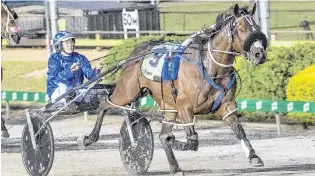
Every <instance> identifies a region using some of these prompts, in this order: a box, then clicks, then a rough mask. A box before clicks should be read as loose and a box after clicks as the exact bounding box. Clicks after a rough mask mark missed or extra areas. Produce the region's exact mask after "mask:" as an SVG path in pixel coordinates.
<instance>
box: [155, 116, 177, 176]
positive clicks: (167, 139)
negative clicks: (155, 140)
mask: <svg viewBox="0 0 315 176" xmlns="http://www.w3.org/2000/svg"><path fill="white" fill-rule="evenodd" d="M168 114H169V115H168V116H167V117H168V120H175V118H176V113H172V114H170V113H168ZM170 118H172V119H170ZM172 128H173V125H171V124H165V123H163V124H162V130H161V133H160V136H159V137H160V140H161V143H162V146H163V149H164V151H165V153H166V156H167V160H168V162H169V163H170V169H171V173H173V174H175V173H178V172H181V169H180V168H179V167H178V163H177V160H176V158H175V155H174V152H173V149H172V144H173V143H174V140H175V136H174V135H173V133H172Z"/></svg>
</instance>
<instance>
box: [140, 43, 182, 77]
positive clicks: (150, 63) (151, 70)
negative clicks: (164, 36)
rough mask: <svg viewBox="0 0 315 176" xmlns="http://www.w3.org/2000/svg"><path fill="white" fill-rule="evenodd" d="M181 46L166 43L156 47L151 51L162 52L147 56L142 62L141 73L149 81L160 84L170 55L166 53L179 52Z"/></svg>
mask: <svg viewBox="0 0 315 176" xmlns="http://www.w3.org/2000/svg"><path fill="white" fill-rule="evenodd" d="M179 46H180V44H174V43H170V42H166V43H164V44H162V45H157V46H154V47H153V48H152V49H151V51H161V52H154V53H152V54H149V55H146V56H145V57H144V59H143V60H142V64H141V73H142V75H143V76H144V77H146V78H147V79H150V80H152V81H157V82H160V81H161V80H162V79H161V76H162V69H163V65H164V62H165V59H166V58H168V55H169V53H168V52H166V53H165V52H164V51H171V50H177V49H178V48H179Z"/></svg>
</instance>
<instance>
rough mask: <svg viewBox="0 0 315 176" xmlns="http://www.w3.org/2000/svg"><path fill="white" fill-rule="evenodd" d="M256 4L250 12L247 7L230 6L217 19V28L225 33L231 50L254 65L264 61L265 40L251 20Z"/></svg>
mask: <svg viewBox="0 0 315 176" xmlns="http://www.w3.org/2000/svg"><path fill="white" fill-rule="evenodd" d="M255 11H256V4H255V5H254V7H253V9H252V10H250V11H249V10H248V8H247V7H241V8H240V7H239V6H238V4H236V5H234V6H232V7H231V8H230V9H229V10H228V11H226V12H224V13H222V14H220V15H219V16H218V17H217V24H216V25H217V27H219V28H221V30H224V31H226V32H227V35H225V36H226V37H228V43H229V44H231V45H232V48H231V50H233V51H235V52H238V53H242V54H243V55H244V56H245V58H248V59H249V60H251V61H252V62H253V63H254V64H255V65H258V64H263V63H264V62H265V61H266V47H267V38H266V36H265V35H264V34H263V33H262V32H261V31H260V27H259V26H258V25H257V24H256V23H255V21H254V20H253V15H254V13H255Z"/></svg>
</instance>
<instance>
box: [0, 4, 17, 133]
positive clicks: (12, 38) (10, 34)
mask: <svg viewBox="0 0 315 176" xmlns="http://www.w3.org/2000/svg"><path fill="white" fill-rule="evenodd" d="M17 18H18V16H17V14H16V13H15V12H14V11H13V10H11V9H10V8H9V7H8V6H6V5H5V4H4V3H2V2H1V46H2V39H6V40H7V41H8V43H9V44H14V45H15V44H19V43H20V39H21V33H20V31H19V28H18V27H17V25H16V20H17ZM2 79H3V68H2V67H1V82H2ZM1 136H2V137H9V133H8V130H7V128H6V126H5V124H4V118H3V117H2V116H1Z"/></svg>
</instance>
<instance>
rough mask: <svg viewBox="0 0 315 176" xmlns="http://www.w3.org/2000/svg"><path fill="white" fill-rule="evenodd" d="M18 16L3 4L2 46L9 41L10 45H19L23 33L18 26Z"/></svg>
mask: <svg viewBox="0 0 315 176" xmlns="http://www.w3.org/2000/svg"><path fill="white" fill-rule="evenodd" d="M17 19H18V15H17V14H16V13H15V12H14V11H13V10H11V9H10V8H9V7H8V6H6V5H5V4H4V3H1V44H2V39H7V40H8V41H9V43H10V44H14V45H15V44H19V43H20V39H21V33H20V30H19V28H18V27H17V25H16V20H17Z"/></svg>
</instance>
